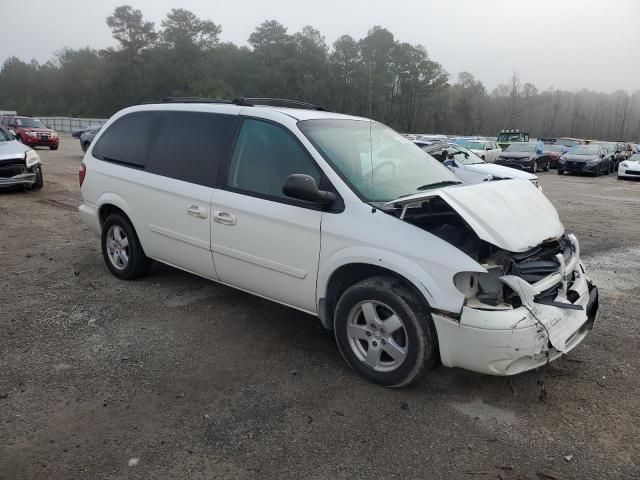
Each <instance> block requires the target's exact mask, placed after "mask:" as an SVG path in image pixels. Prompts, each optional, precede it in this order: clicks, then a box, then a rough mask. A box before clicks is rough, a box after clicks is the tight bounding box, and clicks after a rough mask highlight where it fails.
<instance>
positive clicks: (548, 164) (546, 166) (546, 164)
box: [542, 160, 551, 172]
mask: <svg viewBox="0 0 640 480" xmlns="http://www.w3.org/2000/svg"><path fill="white" fill-rule="evenodd" d="M550 166H551V164H550V162H549V160H547V163H545V164H544V167H543V168H542V171H543V172H548V171H549V168H550Z"/></svg>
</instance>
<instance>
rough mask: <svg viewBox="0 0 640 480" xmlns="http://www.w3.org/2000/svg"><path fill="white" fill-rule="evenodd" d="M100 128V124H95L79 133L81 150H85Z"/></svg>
mask: <svg viewBox="0 0 640 480" xmlns="http://www.w3.org/2000/svg"><path fill="white" fill-rule="evenodd" d="M101 128H102V125H96V126H93V127H89V128H87V129H86V130H85V131H84V132H82V133H81V134H80V148H82V151H83V152H86V151H87V149H88V148H89V145H91V142H93V139H94V138H96V135H97V134H98V132H99V131H100V129H101Z"/></svg>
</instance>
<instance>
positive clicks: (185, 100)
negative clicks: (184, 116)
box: [153, 97, 235, 105]
mask: <svg viewBox="0 0 640 480" xmlns="http://www.w3.org/2000/svg"><path fill="white" fill-rule="evenodd" d="M153 103H223V104H230V105H233V104H234V103H235V102H234V101H232V100H224V99H221V98H206V97H164V98H163V99H162V100H160V102H153Z"/></svg>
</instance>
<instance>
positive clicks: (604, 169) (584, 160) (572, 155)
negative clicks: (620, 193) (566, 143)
mask: <svg viewBox="0 0 640 480" xmlns="http://www.w3.org/2000/svg"><path fill="white" fill-rule="evenodd" d="M565 172H567V173H588V174H590V175H593V176H594V177H597V176H598V175H600V174H604V175H609V172H611V158H610V157H609V156H608V153H607V150H606V149H605V148H604V147H602V146H601V145H577V146H576V147H575V148H573V149H572V150H571V151H570V152H567V153H565V154H564V155H562V157H560V161H559V163H558V175H562V174H564V173H565Z"/></svg>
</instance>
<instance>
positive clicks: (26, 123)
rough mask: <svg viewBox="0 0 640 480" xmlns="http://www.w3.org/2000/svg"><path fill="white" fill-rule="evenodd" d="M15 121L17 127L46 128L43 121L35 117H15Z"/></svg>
mask: <svg viewBox="0 0 640 480" xmlns="http://www.w3.org/2000/svg"><path fill="white" fill-rule="evenodd" d="M16 123H17V124H18V126H19V127H25V128H47V127H46V126H45V125H44V123H42V122H41V121H40V120H38V119H37V118H17V119H16Z"/></svg>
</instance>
